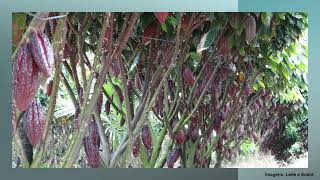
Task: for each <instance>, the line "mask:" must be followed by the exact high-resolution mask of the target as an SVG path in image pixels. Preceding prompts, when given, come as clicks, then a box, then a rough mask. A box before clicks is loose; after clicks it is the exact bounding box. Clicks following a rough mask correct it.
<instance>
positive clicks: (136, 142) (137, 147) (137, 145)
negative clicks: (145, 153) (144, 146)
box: [132, 137, 141, 157]
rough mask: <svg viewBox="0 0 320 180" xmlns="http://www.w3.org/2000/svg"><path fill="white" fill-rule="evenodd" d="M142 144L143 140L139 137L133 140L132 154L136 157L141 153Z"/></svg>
mask: <svg viewBox="0 0 320 180" xmlns="http://www.w3.org/2000/svg"><path fill="white" fill-rule="evenodd" d="M140 144H141V141H140V138H139V137H138V138H136V139H135V140H134V141H133V146H132V154H133V156H134V157H138V156H139V154H140Z"/></svg>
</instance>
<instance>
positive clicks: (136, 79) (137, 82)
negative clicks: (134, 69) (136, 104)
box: [134, 73, 142, 91]
mask: <svg viewBox="0 0 320 180" xmlns="http://www.w3.org/2000/svg"><path fill="white" fill-rule="evenodd" d="M134 85H135V87H136V88H137V89H138V90H139V91H141V90H142V83H141V79H140V76H139V73H136V75H135V77H134Z"/></svg>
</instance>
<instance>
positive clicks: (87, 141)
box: [83, 120, 100, 168]
mask: <svg viewBox="0 0 320 180" xmlns="http://www.w3.org/2000/svg"><path fill="white" fill-rule="evenodd" d="M83 145H84V151H85V153H86V157H87V160H88V164H89V166H90V167H91V168H97V167H99V165H100V161H99V157H100V154H99V147H100V137H99V131H98V126H97V124H96V122H95V121H94V120H91V121H90V122H89V126H88V129H87V132H86V135H85V136H84V138H83Z"/></svg>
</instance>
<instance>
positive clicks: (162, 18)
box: [154, 12, 169, 24]
mask: <svg viewBox="0 0 320 180" xmlns="http://www.w3.org/2000/svg"><path fill="white" fill-rule="evenodd" d="M154 15H155V16H156V18H157V19H158V21H159V22H160V23H161V24H162V23H164V22H166V19H167V17H168V16H169V12H155V13H154Z"/></svg>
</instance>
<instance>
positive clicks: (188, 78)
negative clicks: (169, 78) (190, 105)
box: [182, 65, 195, 86]
mask: <svg viewBox="0 0 320 180" xmlns="http://www.w3.org/2000/svg"><path fill="white" fill-rule="evenodd" d="M182 71H183V72H182V75H183V80H184V84H186V85H187V86H192V85H193V83H194V81H195V79H194V76H193V72H192V70H191V69H190V68H189V67H188V66H185V65H184V66H183V68H182Z"/></svg>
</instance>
